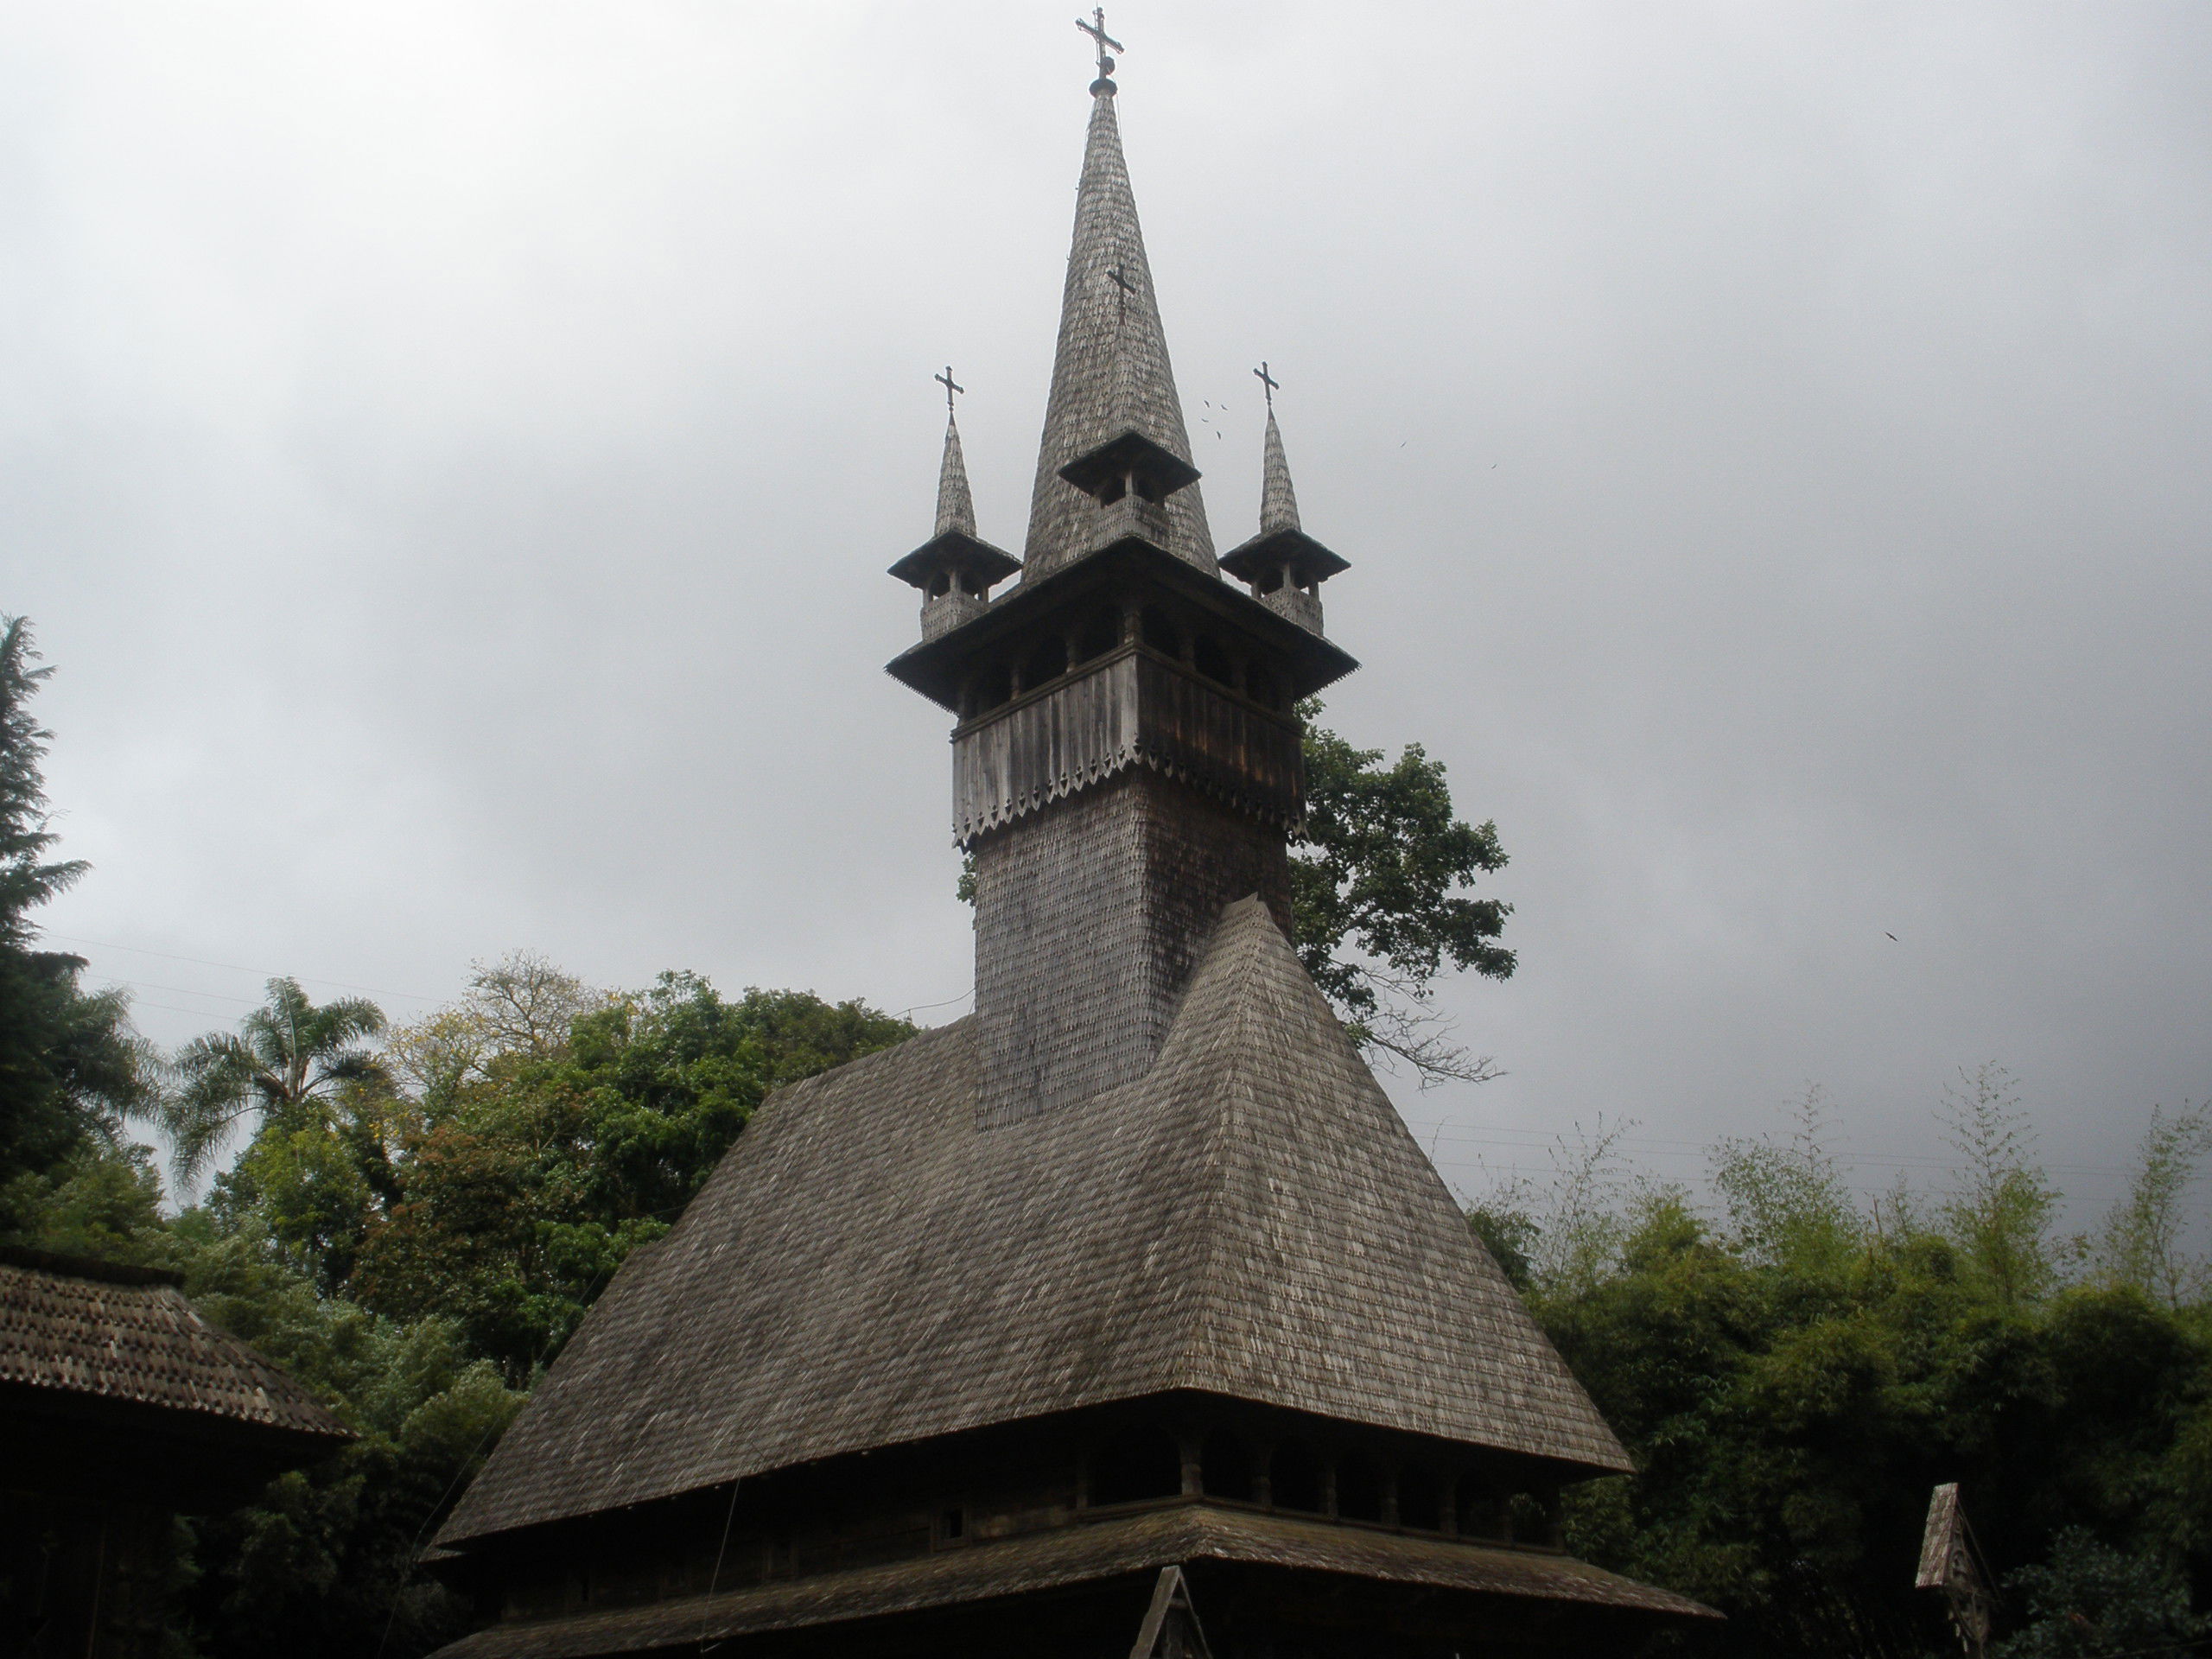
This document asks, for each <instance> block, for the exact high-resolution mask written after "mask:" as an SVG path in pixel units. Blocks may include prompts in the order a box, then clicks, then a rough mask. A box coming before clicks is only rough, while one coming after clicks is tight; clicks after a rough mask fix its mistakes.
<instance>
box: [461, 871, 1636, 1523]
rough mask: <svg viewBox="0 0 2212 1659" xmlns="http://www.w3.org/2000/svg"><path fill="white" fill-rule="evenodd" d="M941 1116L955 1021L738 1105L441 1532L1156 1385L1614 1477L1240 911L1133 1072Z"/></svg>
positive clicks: (1477, 1251)
mask: <svg viewBox="0 0 2212 1659" xmlns="http://www.w3.org/2000/svg"><path fill="white" fill-rule="evenodd" d="M975 1100H976V1082H975V1058H974V1039H973V1034H972V1030H971V1022H969V1021H967V1020H963V1021H960V1022H958V1023H957V1024H955V1025H951V1026H947V1027H942V1028H940V1029H938V1030H937V1031H933V1032H929V1033H925V1034H924V1035H922V1036H920V1037H918V1038H915V1039H912V1041H910V1042H907V1043H906V1044H904V1045H902V1046H899V1047H898V1048H896V1049H893V1050H891V1051H889V1052H886V1053H883V1054H879V1055H874V1056H872V1057H870V1058H867V1059H864V1060H859V1061H855V1063H853V1064H852V1065H847V1066H844V1067H842V1068H840V1069H839V1070H838V1071H834V1072H830V1073H828V1074H827V1075H825V1076H823V1077H817V1078H814V1079H812V1080H810V1081H809V1082H806V1083H803V1084H798V1085H797V1086H795V1087H793V1088H791V1090H787V1091H785V1092H784V1093H782V1094H780V1095H779V1096H777V1097H776V1098H775V1099H774V1100H772V1102H770V1103H768V1104H767V1105H766V1107H764V1108H763V1109H762V1110H761V1111H760V1115H759V1116H757V1117H756V1118H755V1119H754V1121H753V1123H752V1125H751V1126H750V1127H749V1128H747V1131H746V1133H745V1134H744V1135H742V1136H741V1138H740V1139H739V1141H738V1142H737V1144H736V1146H735V1147H734V1148H733V1149H732V1150H731V1152H730V1154H729V1155H728V1157H727V1158H726V1159H725V1160H723V1162H722V1165H721V1167H720V1168H719V1169H718V1170H716V1171H715V1174H714V1176H713V1178H712V1179H710V1180H709V1182H708V1184H707V1185H706V1187H705V1188H704V1189H703V1190H702V1192H700V1194H699V1196H698V1197H697V1198H696V1199H694V1200H693V1202H692V1204H691V1206H690V1209H689V1210H688V1211H685V1213H684V1215H683V1219H682V1221H681V1222H680V1223H679V1224H677V1227H676V1229H675V1230H673V1231H672V1232H671V1233H670V1235H669V1236H668V1237H667V1238H665V1239H664V1240H663V1241H662V1242H661V1243H659V1244H658V1245H657V1246H655V1247H653V1248H652V1249H650V1250H647V1251H641V1252H639V1254H638V1255H635V1256H633V1257H632V1259H631V1261H630V1262H629V1263H628V1264H627V1265H626V1267H625V1268H624V1269H623V1271H622V1272H621V1273H620V1274H619V1275H618V1276H617V1277H616V1279H615V1281H614V1282H613V1285H612V1286H611V1287H609V1288H608V1290H607V1294H606V1295H605V1296H604V1297H603V1298H602V1299H601V1301H600V1303H599V1306H597V1307H596V1308H594V1310H593V1312H592V1313H591V1315H590V1317H589V1318H588V1319H586V1321H585V1322H584V1325H583V1326H582V1329H581V1330H580V1331H578V1332H577V1333H576V1335H575V1338H573V1339H572V1340H571V1341H570V1343H569V1347H568V1349H567V1351H565V1352H564V1353H563V1355H562V1356H561V1358H560V1360H559V1361H558V1363H556V1365H555V1367H554V1369H553V1371H552V1374H551V1375H550V1376H549V1377H548V1378H547V1379H546V1381H545V1382H544V1383H543V1384H542V1385H541V1386H540V1387H539V1389H537V1392H536V1394H535V1395H533V1397H532V1398H531V1403H530V1405H529V1407H528V1408H527V1409H526V1410H525V1411H524V1414H523V1415H522V1417H521V1419H520V1420H519V1421H518V1422H517V1423H516V1424H515V1426H514V1427H513V1428H512V1429H511V1430H510V1431H509V1432H508V1433H507V1435H506V1437H505V1440H503V1441H502V1442H501V1443H500V1445H499V1450H498V1451H497V1452H495V1453H494V1455H493V1459H492V1460H491V1462H490V1464H489V1465H487V1466H486V1469H485V1471H484V1472H483V1473H482V1474H481V1475H480V1477H479V1478H478V1479H477V1481H476V1483H475V1484H474V1486H473V1487H472V1488H471V1489H470V1491H468V1493H467V1496H466V1497H464V1498H463V1499H462V1501H461V1504H460V1506H459V1508H458V1509H456V1510H455V1511H454V1515H453V1517H452V1519H451V1520H450V1521H448V1523H447V1525H446V1528H445V1530H444V1533H443V1534H442V1539H441V1541H442V1542H444V1543H448V1544H451V1543H454V1542H457V1541H463V1540H466V1539H468V1538H472V1537H477V1536H481V1535H486V1534H490V1533H494V1532H500V1531H505V1530H508V1529H513V1528H517V1527H522V1526H527V1525H531V1524H533V1523H536V1522H544V1521H550V1520H554V1519H556V1518H560V1517H562V1516H574V1515H580V1514H586V1513H591V1512H594V1511H599V1510H607V1509H612V1508H614V1507H616V1506H618V1505H621V1504H627V1503H639V1502H643V1501H645V1500H648V1499H651V1498H655V1497H666V1496H670V1495H673V1494H675V1493H677V1492H680V1491H689V1490H695V1489H697V1488H702V1487H707V1486H712V1485H716V1484H721V1483H723V1482H726V1481H728V1480H732V1479H734V1478H741V1477H743V1476H746V1475H749V1474H753V1473H757V1472H760V1471H766V1470H769V1469H773V1468H778V1467H782V1466H786V1465H792V1464H797V1463H801V1462H805V1461H809V1460H811V1459H818V1458H823V1457H829V1456H832V1455H836V1454H838V1453H842V1452H855V1451H859V1450H862V1449H866V1448H870V1447H875V1446H888V1445H893V1444H898V1443H901V1442H906V1441H912V1440H921V1439H924V1438H926V1437H928V1436H931V1435H936V1434H943V1433H951V1432H954V1431H957V1430H962V1429H968V1428H974V1427H982V1426H985V1425H988V1424H992V1423H1001V1422H1007V1421H1014V1420H1016V1419H1020V1418H1024V1417H1030V1416H1036V1415H1040V1414H1046V1413H1051V1412H1056V1411H1062V1410H1066V1409H1070V1408H1076V1407H1080V1406H1086V1405H1091V1404H1096V1403H1100V1402H1106V1401H1111V1400H1117V1399H1127V1398H1133V1397H1136V1396H1140V1395H1151V1394H1157V1393H1161V1392H1165V1391H1168V1390H1173V1389H1204V1390H1211V1391H1214V1392H1217V1393H1222V1394H1226V1395H1235V1396H1237V1397H1240V1398H1243V1399H1246V1400H1251V1401H1257V1402H1266V1403H1270V1404H1274V1405H1278V1406H1283V1407H1287V1408H1294V1409H1299V1410H1304V1411H1308V1412H1314V1413H1319V1414H1325V1415H1327V1416H1331V1417H1335V1418H1339V1419H1344V1420H1347V1421H1355V1422H1361V1423H1368V1424H1374V1425H1379V1426H1383V1427H1391V1428H1397V1429H1402V1430H1407V1431H1409V1432H1413V1433H1423V1434H1431V1435H1438V1436H1442V1437H1445V1438H1446V1439H1450V1440H1459V1441H1461V1442H1465V1443H1470V1444H1475V1445H1481V1446H1493V1447H1499V1448H1503V1449H1507V1450H1511V1451H1516V1452H1526V1453H1529V1454H1532V1455H1535V1456H1540V1457H1545V1458H1551V1459H1560V1460H1562V1461H1565V1462H1567V1463H1571V1464H1577V1465H1582V1466H1584V1467H1586V1468H1590V1469H1593V1470H1615V1469H1623V1468H1625V1467H1627V1466H1628V1461H1627V1459H1626V1457H1625V1455H1624V1453H1623V1452H1622V1450H1621V1448H1620V1446H1619V1443H1618V1441H1617V1440H1615V1439H1614V1438H1613V1435H1612V1433H1611V1430H1609V1429H1608V1428H1607V1427H1605V1423H1604V1421H1602V1420H1601V1419H1600V1418H1599V1415H1598V1414H1597V1411H1596V1409H1595V1408H1594V1407H1593V1406H1592V1404H1591V1403H1590V1401H1589V1399H1588V1397H1587V1396H1586V1395H1584V1393H1583V1392H1582V1390H1581V1389H1580V1386H1579V1385H1578V1384H1577V1383H1575V1381H1574V1379H1573V1376H1571V1375H1570V1374H1569V1373H1568V1371H1567V1368H1566V1366H1565V1365H1564V1364H1563V1363H1561V1362H1560V1359H1559V1357H1558V1356H1557V1355H1556V1354H1555V1353H1554V1351H1553V1350H1552V1348H1551V1345H1550V1344H1549V1343H1548V1342H1547V1341H1546V1339H1545V1338H1544V1337H1543V1334H1542V1333H1541V1332H1540V1331H1539V1330H1538V1329H1537V1328H1536V1326H1535V1323H1534V1322H1533V1321H1532V1320H1531V1319H1529V1315H1528V1313H1527V1312H1526V1310H1524V1309H1523V1308H1522V1306H1521V1304H1520V1301H1519V1300H1518V1298H1517V1297H1516V1295H1515V1294H1514V1293H1513V1289H1512V1287H1511V1286H1510V1284H1509V1283H1508V1282H1507V1281H1506V1280H1505V1277H1504V1275H1503V1274H1502V1273H1500V1272H1499V1270H1498V1269H1497V1266H1496V1265H1495V1264H1494V1263H1493V1262H1491V1260H1490V1258H1489V1256H1488V1255H1486V1254H1485V1253H1484V1251H1483V1249H1482V1248H1481V1246H1480V1245H1479V1244H1478V1243H1476V1242H1475V1241H1474V1240H1473V1239H1472V1238H1471V1236H1469V1234H1468V1231H1467V1229H1466V1226H1465V1223H1464V1221H1463V1220H1462V1218H1461V1217H1460V1215H1459V1210H1458V1208H1457V1206H1456V1205H1454V1204H1453V1202H1452V1198H1451V1195H1450V1194H1449V1193H1448V1192H1446V1189H1445V1187H1444V1185H1443V1183H1442V1181H1441V1180H1440V1179H1438V1177H1437V1175H1436V1173H1435V1172H1434V1171H1433V1169H1432V1168H1431V1167H1430V1166H1429V1164H1428V1161H1427V1159H1426V1158H1425V1157H1424V1156H1423V1155H1422V1154H1421V1148H1420V1147H1419V1146H1418V1145H1416V1144H1415V1142H1414V1140H1413V1138H1412V1136H1411V1135H1409V1134H1408V1132H1407V1130H1406V1128H1405V1126H1404V1124H1403V1123H1402V1122H1401V1121H1400V1120H1399V1118H1398V1116H1397V1114H1396V1112H1395V1109H1393V1108H1392V1107H1391V1105H1390V1103H1389V1098H1388V1097H1387V1096H1384V1094H1383V1091H1382V1090H1381V1089H1380V1088H1379V1087H1377V1086H1376V1083H1375V1080H1374V1078H1373V1077H1372V1076H1371V1075H1370V1073H1369V1071H1368V1070H1367V1068H1366V1066H1365V1065H1363V1064H1362V1062H1361V1060H1360V1058H1359V1056H1358V1053H1357V1051H1356V1050H1355V1049H1354V1048H1353V1047H1352V1046H1351V1042H1350V1041H1349V1040H1348V1039H1347V1038H1346V1037H1345V1035H1344V1030H1343V1028H1342V1027H1341V1026H1339V1025H1338V1021H1337V1020H1336V1018H1335V1016H1334V1014H1332V1012H1331V1011H1330V1009H1329V1007H1328V1004H1327V1003H1326V1001H1325V1000H1324V999H1323V998H1322V996H1321V995H1320V993H1319V991H1318V990H1316V989H1315V988H1314V986H1313V982H1312V981H1311V980H1310V979H1308V978H1307V977H1306V973H1305V971H1304V969H1302V968H1301V967H1300V964H1299V962H1298V959H1297V957H1296V956H1295V955H1294V953H1293V952H1292V950H1291V949H1290V946H1289V944H1288V943H1287V941H1286V940H1285V939H1284V938H1283V937H1282V935H1281V932H1280V931H1277V929H1276V927H1275V925H1274V921H1273V920H1272V918H1270V917H1269V916H1268V912H1267V911H1266V909H1265V908H1264V907H1263V906H1262V905H1261V904H1260V903H1259V902H1258V901H1257V900H1255V899H1248V900H1243V901H1241V902H1239V903H1237V904H1236V905H1232V906H1230V907H1229V909H1228V911H1227V912H1225V913H1224V916H1223V918H1222V921H1221V923H1220V925H1219V926H1218V928H1217V931H1216V934H1215V937H1214V939H1213V941H1212V943H1211V945H1210V946H1209V948H1208V950H1207V953H1206V956H1205V959H1204V961H1203V962H1202V963H1200V965H1199V967H1198V970H1197V972H1196V973H1195V974H1194V976H1193V977H1192V984H1191V987H1190V989H1189V991H1188V993H1187V994H1186V995H1185V998H1184V1001H1183V1005H1182V1007H1181V1008H1180V1009H1179V1012H1178V1014H1177V1016H1176V1020H1175V1024H1174V1027H1173V1030H1172V1031H1171V1033H1169V1036H1168V1039H1167V1041H1166V1046H1165V1047H1164V1048H1163V1050H1162V1052H1161V1054H1160V1059H1159V1062H1158V1063H1157V1064H1156V1065H1155V1066H1154V1069H1153V1071H1151V1072H1150V1073H1149V1074H1148V1075H1147V1077H1144V1078H1142V1079H1141V1080H1140V1081H1138V1082H1136V1083H1135V1084H1129V1085H1128V1086H1126V1087H1124V1088H1122V1089H1117V1090H1112V1091H1110V1092H1109V1093H1107V1094H1104V1095H1102V1096H1097V1097H1096V1098H1095V1099H1093V1100H1090V1101H1087V1102H1084V1103H1082V1104H1080V1105H1077V1106H1071V1107H1065V1108H1061V1109H1055V1110H1052V1111H1049V1112H1046V1113H1042V1114H1039V1115H1038V1116H1033V1117H1030V1118H1027V1119H1025V1120H1022V1121H1020V1122H1014V1123H1009V1124H1001V1125H1000V1126H997V1127H995V1128H979V1127H978V1125H977V1122H976V1110H975Z"/></svg>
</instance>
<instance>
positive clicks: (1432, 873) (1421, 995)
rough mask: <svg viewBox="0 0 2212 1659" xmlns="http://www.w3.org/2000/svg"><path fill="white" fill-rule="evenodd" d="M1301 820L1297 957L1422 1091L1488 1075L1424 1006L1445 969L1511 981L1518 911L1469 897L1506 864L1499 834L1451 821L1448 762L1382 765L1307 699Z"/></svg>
mask: <svg viewBox="0 0 2212 1659" xmlns="http://www.w3.org/2000/svg"><path fill="white" fill-rule="evenodd" d="M1299 713H1300V716H1301V717H1302V718H1303V719H1304V721H1305V722H1306V823H1305V825H1304V827H1303V828H1302V829H1300V832H1299V834H1298V836H1297V838H1296V840H1295V842H1294V850H1293V852H1292V855H1291V861H1290V890H1291V913H1292V918H1293V920H1294V923H1295V931H1296V933H1297V941H1296V943H1297V945H1298V954H1299V957H1300V959H1301V960H1302V961H1303V962H1304V963H1305V964H1306V971H1307V972H1308V973H1310V974H1311V975H1313V982H1314V983H1315V984H1317V985H1319V987H1320V988H1321V989H1322V990H1323V992H1325V994H1326V995H1327V996H1328V998H1329V1000H1330V1001H1332V1002H1333V1003H1334V1004H1335V1005H1336V1007H1337V1010H1338V1013H1339V1014H1343V1015H1344V1021H1345V1023H1346V1025H1348V1026H1349V1027H1351V1033H1352V1035H1353V1036H1354V1037H1355V1038H1356V1039H1357V1040H1358V1042H1359V1043H1360V1044H1361V1046H1363V1047H1365V1048H1367V1049H1369V1050H1370V1052H1380V1053H1382V1054H1383V1055H1386V1056H1390V1057H1394V1058H1398V1059H1402V1060H1404V1061H1405V1062H1407V1063H1408V1065H1411V1066H1412V1067H1413V1068H1414V1071H1415V1073H1416V1074H1418V1075H1419V1077H1421V1081H1422V1083H1423V1084H1429V1083H1436V1082H1442V1081H1445V1080H1446V1079H1451V1078H1457V1079H1459V1080H1461V1081H1464V1082H1471V1083H1479V1082H1483V1081H1484V1080H1486V1079H1487V1078H1489V1077H1492V1076H1495V1075H1496V1067H1495V1065H1493V1063H1492V1062H1491V1060H1489V1059H1488V1058H1478V1057H1475V1056H1471V1055H1470V1054H1468V1053H1467V1052H1466V1051H1465V1050H1464V1049H1461V1048H1459V1047H1456V1046H1453V1045H1452V1043H1451V1042H1450V1041H1449V1040H1448V1039H1449V1034H1450V1032H1449V1027H1448V1026H1446V1025H1445V1024H1444V1023H1443V1022H1442V1021H1441V1020H1440V1019H1439V1018H1438V1016H1437V1015H1436V1014H1434V1013H1433V1011H1432V1010H1431V1008H1430V1007H1429V998H1430V996H1431V995H1432V991H1433V987H1434V984H1435V982H1436V980H1437V979H1438V977H1439V976H1440V975H1441V974H1442V973H1443V972H1444V969H1445V966H1446V963H1449V964H1450V965H1451V967H1452V968H1453V969H1473V970H1474V971H1475V972H1476V973H1478V974H1481V975H1483V976H1485V977H1487V978H1491V979H1507V978H1510V977H1511V976H1512V973H1513V969H1514V967H1515V965H1516V959H1515V957H1514V953H1513V952H1512V951H1511V950H1508V949H1506V948H1505V947H1504V946H1503V945H1502V944H1498V943H1497V940H1498V937H1499V935H1500V934H1502V933H1503V931H1505V918H1507V917H1508V916H1509V915H1510V914H1511V913H1512V908H1513V907H1512V906H1510V905H1509V904H1507V903H1505V902H1504V901H1503V899H1484V898H1477V897H1475V896H1474V895H1473V893H1472V888H1473V887H1474V884H1475V882H1476V880H1477V879H1478V877H1480V876H1483V875H1488V874H1495V873H1496V872H1497V871H1499V870H1502V869H1503V868H1505V864H1506V855H1505V849H1504V848H1503V845H1501V844H1500V842H1499V841H1498V836H1497V825H1496V824H1495V823H1483V824H1480V825H1473V824H1468V823H1463V822H1461V821H1460V820H1459V819H1458V818H1456V817H1453V816H1452V791H1451V788H1450V786H1449V785H1447V784H1446V781H1445V775H1444V764H1443V762H1441V761H1440V760H1430V759H1429V758H1428V755H1427V752H1426V751H1424V750H1423V749H1422V748H1421V746H1420V745H1418V744H1409V745H1408V746H1407V747H1405V748H1404V749H1403V750H1402V751H1401V752H1400V753H1399V755H1398V759H1397V760H1396V761H1395V763H1394V764H1392V765H1389V766H1385V765H1384V764H1383V752H1382V751H1381V750H1380V749H1355V748H1354V747H1351V744H1349V743H1347V742H1345V741H1344V740H1343V739H1342V738H1340V737H1338V735H1337V734H1335V733H1334V732H1332V731H1329V730H1327V729H1325V728H1323V727H1321V726H1319V725H1318V724H1317V723H1316V722H1317V721H1318V720H1319V716H1320V714H1321V705H1320V704H1319V702H1311V701H1309V702H1306V703H1304V704H1302V705H1300V710H1299Z"/></svg>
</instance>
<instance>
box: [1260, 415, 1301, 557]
mask: <svg viewBox="0 0 2212 1659" xmlns="http://www.w3.org/2000/svg"><path fill="white" fill-rule="evenodd" d="M1303 528H1304V526H1303V525H1301V524H1300V523H1299V522H1298V492H1297V491H1295V490H1294V489H1293V488H1291V486H1290V457H1289V456H1287V455H1286V454H1283V451H1282V428H1281V427H1280V426H1278V425H1276V424H1275V412H1274V410H1273V409H1270V410H1268V435H1267V441H1266V442H1265V444H1264V445H1263V446H1262V461H1261V464H1260V534H1262V536H1264V535H1266V534H1267V533H1268V531H1275V530H1300V529H1303Z"/></svg>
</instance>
